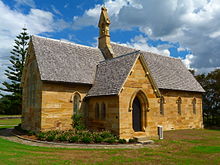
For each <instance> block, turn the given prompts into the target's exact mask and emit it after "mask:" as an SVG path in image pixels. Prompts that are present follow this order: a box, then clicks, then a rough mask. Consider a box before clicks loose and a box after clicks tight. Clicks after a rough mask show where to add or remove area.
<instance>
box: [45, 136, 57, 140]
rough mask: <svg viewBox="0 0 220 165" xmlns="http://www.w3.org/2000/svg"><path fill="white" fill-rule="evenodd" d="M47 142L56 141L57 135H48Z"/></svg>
mask: <svg viewBox="0 0 220 165" xmlns="http://www.w3.org/2000/svg"><path fill="white" fill-rule="evenodd" d="M46 140H47V141H54V140H55V135H48V136H47V137H46Z"/></svg>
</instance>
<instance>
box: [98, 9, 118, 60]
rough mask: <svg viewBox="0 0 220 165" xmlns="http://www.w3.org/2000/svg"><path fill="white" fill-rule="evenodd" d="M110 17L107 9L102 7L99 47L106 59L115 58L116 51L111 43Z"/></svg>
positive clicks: (99, 25)
mask: <svg viewBox="0 0 220 165" xmlns="http://www.w3.org/2000/svg"><path fill="white" fill-rule="evenodd" d="M110 23H111V22H110V19H109V17H108V13H107V9H106V8H105V7H102V11H101V15H100V19H99V24H98V27H99V49H100V50H101V52H102V54H103V56H104V58H105V59H111V58H114V57H115V56H114V52H113V49H112V47H111V44H110V34H109V25H110Z"/></svg>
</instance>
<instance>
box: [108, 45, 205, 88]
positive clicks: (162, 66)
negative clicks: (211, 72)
mask: <svg viewBox="0 0 220 165" xmlns="http://www.w3.org/2000/svg"><path fill="white" fill-rule="evenodd" d="M112 47H113V50H114V52H115V53H116V54H126V53H129V52H132V51H134V50H136V49H132V48H128V47H125V46H122V45H118V44H112ZM141 53H142V54H143V56H144V58H145V61H146V63H147V64H148V67H149V69H150V71H151V74H152V77H153V78H154V80H155V82H156V84H157V86H158V88H159V89H172V90H183V91H194V92H205V91H204V89H203V88H202V87H201V85H200V84H199V83H198V82H197V80H196V79H195V78H194V76H193V75H192V74H191V73H190V72H189V71H188V69H187V68H186V67H185V65H184V64H183V63H182V61H181V60H180V59H178V58H173V57H166V56H162V55H158V54H154V53H150V52H144V51H141Z"/></svg>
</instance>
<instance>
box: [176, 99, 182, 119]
mask: <svg viewBox="0 0 220 165" xmlns="http://www.w3.org/2000/svg"><path fill="white" fill-rule="evenodd" d="M176 103H177V110H178V114H179V115H181V114H182V106H181V104H182V98H181V97H178V99H177V100H176Z"/></svg>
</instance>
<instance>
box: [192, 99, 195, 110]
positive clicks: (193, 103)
mask: <svg viewBox="0 0 220 165" xmlns="http://www.w3.org/2000/svg"><path fill="white" fill-rule="evenodd" d="M192 105H193V113H194V114H196V98H193V101H192Z"/></svg>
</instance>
